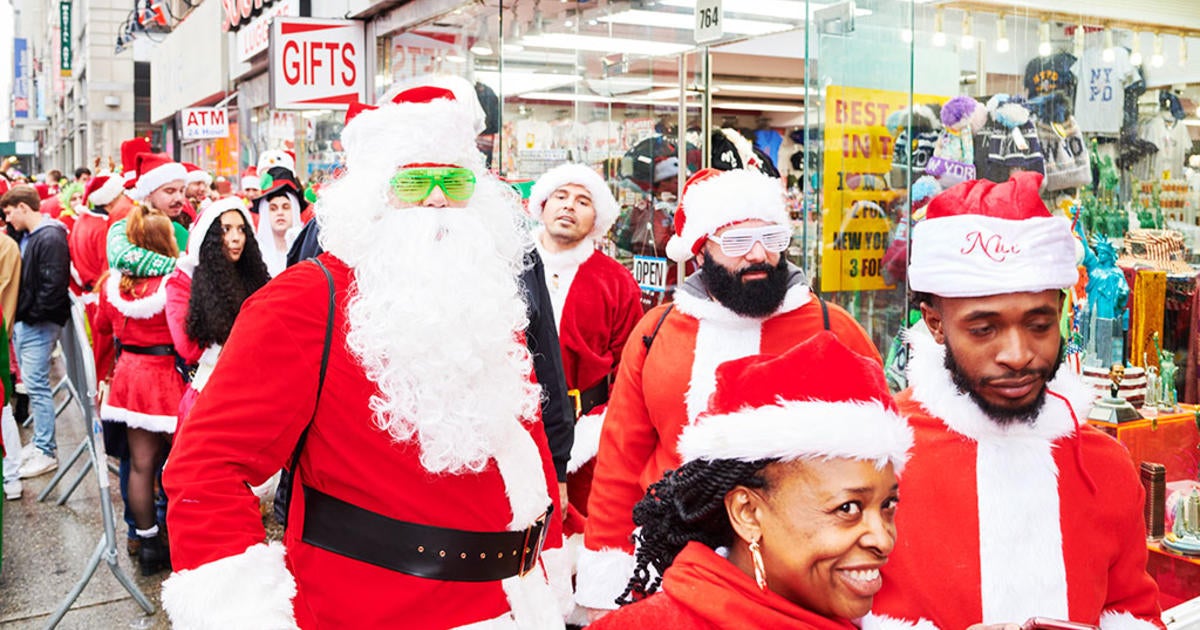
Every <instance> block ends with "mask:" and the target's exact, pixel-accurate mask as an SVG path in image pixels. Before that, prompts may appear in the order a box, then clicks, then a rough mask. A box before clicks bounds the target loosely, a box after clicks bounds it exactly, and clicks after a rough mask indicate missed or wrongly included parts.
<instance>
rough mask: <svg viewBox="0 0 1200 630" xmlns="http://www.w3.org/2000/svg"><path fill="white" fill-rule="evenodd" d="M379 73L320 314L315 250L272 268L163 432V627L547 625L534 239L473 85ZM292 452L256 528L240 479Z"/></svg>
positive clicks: (360, 124)
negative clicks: (180, 418) (285, 485)
mask: <svg viewBox="0 0 1200 630" xmlns="http://www.w3.org/2000/svg"><path fill="white" fill-rule="evenodd" d="M393 92H395V95H394V96H391V95H390V94H389V95H387V96H385V98H384V99H381V102H382V105H380V106H379V107H378V108H373V107H369V106H363V105H357V106H355V107H352V108H351V112H350V116H351V117H352V118H351V120H350V121H349V122H348V123H347V124H346V127H345V128H344V129H343V131H342V142H343V144H344V145H345V148H346V159H347V164H348V169H347V174H346V176H345V177H343V178H342V179H340V180H338V181H337V182H335V183H333V184H331V185H330V186H329V187H328V188H326V189H325V192H324V194H323V195H322V197H321V201H320V204H319V207H318V209H317V220H318V221H320V222H321V241H322V243H323V245H324V247H325V250H326V251H325V253H324V254H322V255H321V256H319V257H318V258H317V260H318V261H319V262H320V263H321V265H323V266H324V268H326V269H327V270H328V273H329V274H330V276H331V278H332V285H333V287H334V291H335V296H334V303H333V309H332V313H333V319H332V321H331V322H330V321H328V320H327V313H326V309H325V308H319V307H314V306H315V305H319V304H320V305H323V304H328V300H329V298H328V291H329V285H328V282H327V278H326V275H325V272H324V271H323V270H322V267H321V266H319V265H318V264H316V263H312V262H310V263H303V264H297V265H294V266H292V267H291V268H289V269H287V270H286V271H284V272H283V273H282V274H280V275H279V276H277V277H276V278H274V279H273V280H272V281H271V282H270V283H269V284H268V285H267V286H265V287H263V288H262V289H260V290H259V291H258V292H257V293H255V294H254V295H253V296H252V297H250V298H249V299H248V300H246V302H245V304H244V305H243V307H242V311H241V313H240V314H239V315H238V318H237V322H236V323H235V325H234V327H233V331H232V332H231V334H230V336H229V339H228V341H227V342H226V344H225V346H224V348H223V349H222V351H221V360H220V361H219V363H218V364H217V367H216V369H215V370H214V371H213V374H212V376H211V377H210V378H209V380H208V384H207V386H206V387H205V389H204V391H203V392H201V394H200V397H199V399H198V400H197V402H196V406H195V407H193V408H192V412H191V415H189V416H188V418H187V422H185V423H184V425H183V427H182V428H181V430H180V432H179V435H178V437H177V440H176V442H175V445H174V448H173V450H172V453H171V458H170V461H169V463H168V464H167V466H166V470H165V472H164V482H165V484H166V487H167V496H168V497H169V498H170V502H171V503H170V507H169V510H168V521H169V525H170V528H169V530H170V536H171V555H172V559H173V562H174V567H175V570H176V572H175V573H174V574H173V575H172V576H171V577H170V578H169V579H168V580H167V581H166V582H164V584H163V590H162V601H163V607H164V609H165V610H166V611H167V612H168V614H169V615H170V618H171V621H172V623H173V624H175V625H176V626H177V627H181V628H193V627H222V628H224V627H263V628H295V627H300V628H388V627H393V628H398V627H404V628H414V629H425V628H429V629H433V628H451V627H463V626H471V627H483V626H484V625H487V626H488V627H512V628H562V627H563V617H562V614H563V610H562V605H561V604H560V602H559V601H558V600H557V599H556V596H555V593H554V591H553V590H552V589H551V587H550V584H549V580H548V577H547V575H546V572H545V570H544V569H543V565H542V562H541V558H540V555H541V551H542V548H543V544H542V543H543V541H544V542H545V546H546V547H559V546H560V545H561V527H560V525H559V521H560V520H561V519H560V517H559V516H558V514H557V512H558V510H559V509H560V508H559V507H558V506H557V505H556V504H557V503H558V498H557V494H558V493H557V486H556V483H555V474H554V468H553V465H552V463H551V459H550V452H549V449H548V448H547V445H546V438H545V433H544V431H543V429H542V427H541V424H540V422H539V419H538V416H537V413H538V405H539V393H540V392H539V388H538V386H537V385H536V384H535V383H533V381H532V379H531V374H532V364H531V360H530V356H529V352H528V350H527V349H526V347H525V345H524V342H523V340H522V339H521V336H520V334H521V331H523V330H524V327H525V324H526V317H527V315H526V306H525V303H524V301H523V299H522V289H521V286H520V284H519V282H518V274H519V272H520V270H521V267H522V264H523V263H522V261H523V258H524V252H525V251H526V250H527V249H528V248H531V247H532V244H531V243H529V239H528V234H527V233H526V232H525V231H524V229H523V228H522V226H521V211H520V208H519V206H518V203H517V200H516V199H515V195H514V194H513V193H512V191H511V189H510V188H509V187H508V186H507V185H505V184H504V183H502V182H500V181H499V180H498V179H496V178H495V177H493V176H491V175H489V174H488V173H487V172H486V171H485V170H484V167H483V157H482V155H481V154H480V153H479V151H478V150H477V149H476V148H475V136H476V135H477V133H478V131H479V129H481V128H482V127H481V125H482V123H483V113H482V111H481V110H480V109H479V107H478V105H477V104H476V103H475V99H474V90H473V88H472V87H471V85H470V84H469V83H468V82H466V81H465V80H463V79H460V78H456V77H450V78H439V84H428V83H426V84H423V85H416V86H414V87H409V88H407V89H402V90H399V91H398V92H396V91H395V90H393ZM468 97H469V100H468ZM327 325H329V326H331V331H332V333H331V335H332V337H331V343H330V344H329V346H327V348H328V350H327V351H328V369H327V370H326V371H325V373H324V380H323V382H322V380H321V378H322V377H321V363H322V354H323V351H325V349H326V346H325V345H324V344H325V339H326V327H327ZM281 334H282V335H285V336H286V340H285V341H283V342H281V339H280V335H281ZM318 392H319V393H318ZM302 436H306V437H304V438H303V439H302ZM290 461H295V462H296V464H295V466H294V467H293V470H294V478H293V480H292V486H291V506H290V511H289V513H288V524H289V527H288V529H287V530H286V532H285V534H284V540H283V544H282V545H280V544H278V543H272V544H267V543H266V542H265V540H264V531H263V525H262V518H261V516H260V513H259V502H258V499H257V498H256V497H255V496H254V494H253V493H252V492H251V490H250V487H251V486H257V485H260V484H262V483H263V482H265V481H266V480H267V479H268V478H269V477H270V476H271V475H273V474H274V473H275V472H276V471H278V470H279V469H280V467H282V466H284V465H285V464H288V463H289V462H290ZM285 553H286V557H285Z"/></svg>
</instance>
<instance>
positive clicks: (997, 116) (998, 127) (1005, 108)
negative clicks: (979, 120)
mask: <svg viewBox="0 0 1200 630" xmlns="http://www.w3.org/2000/svg"><path fill="white" fill-rule="evenodd" d="M987 110H988V112H989V113H990V114H991V117H990V119H989V120H988V123H987V126H986V127H985V128H984V132H983V145H982V146H983V151H981V152H980V154H978V155H976V156H975V158H976V168H977V170H978V173H979V177H980V178H981V179H989V180H991V181H994V182H996V183H1004V182H1006V181H1008V178H1009V177H1010V176H1011V175H1012V173H1013V172H1015V171H1033V172H1036V173H1045V171H1046V167H1045V158H1044V157H1043V156H1042V143H1041V142H1040V141H1039V140H1038V134H1037V127H1036V126H1035V125H1034V123H1033V117H1032V115H1031V114H1030V112H1029V110H1028V109H1027V108H1026V107H1025V105H1024V100H1023V99H1021V98H1020V97H1011V98H1010V97H1009V96H1008V95H1007V94H997V95H995V96H993V97H992V98H991V99H989V100H988V104H987Z"/></svg>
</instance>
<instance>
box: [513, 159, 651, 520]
mask: <svg viewBox="0 0 1200 630" xmlns="http://www.w3.org/2000/svg"><path fill="white" fill-rule="evenodd" d="M529 212H530V213H531V214H533V215H535V216H536V217H537V218H538V219H539V220H540V222H541V225H540V226H539V227H538V228H537V229H536V230H535V231H534V243H535V244H536V245H537V249H538V255H540V256H541V258H542V264H543V265H544V266H545V270H546V285H547V289H548V290H549V292H550V302H551V304H552V305H553V307H554V319H555V323H556V324H557V329H558V341H559V345H560V346H561V348H562V360H563V372H564V374H565V376H566V383H567V389H568V390H569V393H570V395H571V397H572V399H573V401H574V403H575V416H576V424H575V442H574V444H573V446H572V448H571V459H570V461H569V463H568V465H567V472H568V474H569V476H568V478H567V486H568V492H569V494H570V507H572V508H574V510H575V511H576V512H578V513H579V514H580V515H582V516H586V515H587V493H588V486H590V485H591V479H592V461H593V459H594V458H595V456H596V450H597V449H598V448H599V447H600V427H601V425H602V424H603V423H604V408H605V405H606V404H607V402H608V394H609V389H610V387H611V385H612V381H613V377H614V376H615V374H616V369H617V364H618V363H619V362H620V359H621V349H622V348H624V347H625V340H626V339H627V338H628V337H629V333H630V331H632V330H633V327H634V325H636V324H637V322H638V320H639V319H641V316H642V308H641V290H640V289H639V288H638V285H637V282H635V281H634V279H633V276H632V275H631V274H630V273H629V270H628V269H626V268H625V267H624V266H623V265H621V263H619V262H617V261H615V260H613V259H612V258H610V257H608V256H606V255H605V254H604V253H603V252H600V251H598V250H597V249H596V240H597V239H600V238H604V235H605V234H607V233H608V230H609V229H610V228H611V227H612V224H613V222H614V221H616V219H617V214H618V212H619V207H618V206H617V200H616V199H614V198H613V195H612V192H611V191H609V189H608V185H607V184H605V183H604V179H602V178H601V177H600V175H599V174H598V173H596V171H594V170H592V169H591V168H589V167H587V166H586V165H583V164H563V165H561V166H557V167H555V168H553V169H550V170H549V171H547V172H546V174H544V175H542V176H541V177H540V178H538V180H537V182H536V183H535V184H534V186H533V189H532V190H531V191H530V194H529ZM572 522H575V521H574V520H573V521H572ZM577 533H583V532H582V529H580V530H579V531H578V532H577Z"/></svg>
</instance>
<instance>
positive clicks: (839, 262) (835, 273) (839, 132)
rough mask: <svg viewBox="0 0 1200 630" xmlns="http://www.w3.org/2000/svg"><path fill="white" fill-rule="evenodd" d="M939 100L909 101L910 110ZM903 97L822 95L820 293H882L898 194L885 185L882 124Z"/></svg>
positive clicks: (888, 154) (850, 92)
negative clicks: (912, 105)
mask: <svg viewBox="0 0 1200 630" xmlns="http://www.w3.org/2000/svg"><path fill="white" fill-rule="evenodd" d="M943 100H945V99H944V98H942V97H935V96H919V95H914V96H913V102H914V103H930V102H941V101H943ZM908 104H909V95H908V93H907V92H892V91H887V90H870V89H865V88H853V87H842V86H837V85H831V86H829V87H828V88H826V92H825V149H824V156H823V158H824V159H823V160H822V163H823V164H824V167H823V171H822V186H821V188H822V193H823V196H822V244H821V245H822V252H821V257H822V262H821V291H825V292H829V291H874V290H878V289H890V288H893V287H892V285H889V284H887V282H885V281H884V278H883V265H882V261H883V254H884V251H886V249H887V246H888V242H889V240H890V238H891V233H892V232H893V230H894V229H895V222H896V221H897V220H899V216H898V213H896V214H895V215H893V214H892V213H889V212H888V211H887V207H888V204H889V203H891V202H892V201H893V200H894V199H895V198H896V197H897V196H899V195H900V192H901V191H897V190H892V189H891V187H890V186H889V185H888V174H889V172H890V171H891V170H892V152H893V148H894V147H893V146H892V145H893V144H894V138H893V137H892V134H891V133H890V132H888V129H887V127H886V126H885V122H886V121H887V117H888V116H889V115H891V114H892V113H894V112H897V111H899V110H902V109H904V108H906V107H908Z"/></svg>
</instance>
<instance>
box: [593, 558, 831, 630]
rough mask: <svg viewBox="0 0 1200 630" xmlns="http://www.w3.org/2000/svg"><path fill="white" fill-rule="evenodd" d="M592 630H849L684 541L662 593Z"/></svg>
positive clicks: (607, 618) (613, 614) (620, 611)
mask: <svg viewBox="0 0 1200 630" xmlns="http://www.w3.org/2000/svg"><path fill="white" fill-rule="evenodd" d="M589 627H590V628H592V630H632V629H634V628H638V629H641V628H662V629H667V628H670V629H671V630H718V629H720V628H731V629H732V628H764V629H765V628H770V629H771V630H788V629H791V630H855V626H854V624H852V623H850V621H849V620H847V619H829V618H828V617H822V616H821V615H818V614H816V613H813V612H809V611H807V610H805V609H803V608H801V607H799V606H797V605H796V604H794V603H792V602H790V601H788V600H786V599H784V598H783V597H780V596H779V595H777V594H775V593H773V592H771V591H763V590H761V589H759V588H758V585H757V584H755V582H754V578H752V577H751V576H749V575H746V574H745V573H743V572H742V570H741V569H738V568H737V567H735V566H733V565H732V564H730V562H729V561H728V560H726V559H725V558H722V557H721V556H719V555H717V554H716V553H715V552H714V551H713V550H712V549H709V548H708V547H705V546H704V545H702V544H700V543H698V542H690V543H688V545H687V547H684V548H683V551H681V552H679V555H678V556H676V557H675V561H674V562H672V563H671V566H670V567H668V568H667V571H666V573H665V574H664V575H663V583H662V590H661V591H660V592H658V593H655V594H654V595H651V596H650V597H648V598H646V599H644V600H642V601H640V602H637V603H635V604H631V605H629V606H625V607H624V608H620V609H618V610H616V611H614V612H611V613H609V614H607V615H605V616H604V617H602V618H601V619H600V621H597V622H596V623H594V624H592V625H591V626H589Z"/></svg>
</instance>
